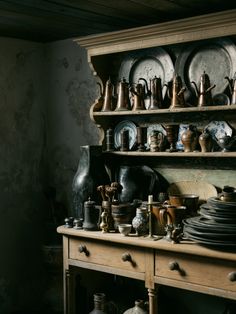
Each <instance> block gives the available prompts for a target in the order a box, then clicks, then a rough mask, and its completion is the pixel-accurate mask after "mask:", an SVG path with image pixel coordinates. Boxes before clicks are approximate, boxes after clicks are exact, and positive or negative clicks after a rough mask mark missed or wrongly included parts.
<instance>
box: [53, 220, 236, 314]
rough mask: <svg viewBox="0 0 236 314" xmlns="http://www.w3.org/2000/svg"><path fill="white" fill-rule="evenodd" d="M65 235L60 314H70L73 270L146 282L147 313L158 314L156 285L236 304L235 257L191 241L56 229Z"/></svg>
mask: <svg viewBox="0 0 236 314" xmlns="http://www.w3.org/2000/svg"><path fill="white" fill-rule="evenodd" d="M57 231H58V232H59V233H61V234H62V235H63V255H64V302H65V303H64V313H65V314H74V313H75V309H74V300H73V289H74V287H73V276H72V273H73V271H72V270H73V269H74V267H79V268H85V269H91V270H95V271H99V272H105V273H109V274H115V275H120V276H125V277H128V278H134V279H138V280H142V281H144V282H145V287H146V288H147V290H148V295H149V308H150V311H149V313H150V314H157V313H158V306H157V293H158V286H159V285H166V286H171V287H177V288H181V289H186V290H189V291H196V292H201V293H205V294H209V295H215V296H220V297H224V298H228V299H233V300H236V254H235V253H231V252H230V253H229V252H223V251H217V250H212V249H208V248H205V247H202V246H199V245H197V244H194V243H192V242H181V243H179V244H172V243H169V242H167V241H166V240H163V239H162V240H158V241H153V240H152V239H149V238H147V237H136V236H135V235H130V236H127V237H124V236H122V235H120V234H118V233H102V232H100V231H93V232H91V231H83V230H74V229H73V228H65V227H63V226H60V227H58V229H57Z"/></svg>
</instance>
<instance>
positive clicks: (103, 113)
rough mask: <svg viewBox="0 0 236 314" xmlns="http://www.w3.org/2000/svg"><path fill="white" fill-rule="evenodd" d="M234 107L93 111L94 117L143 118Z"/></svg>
mask: <svg viewBox="0 0 236 314" xmlns="http://www.w3.org/2000/svg"><path fill="white" fill-rule="evenodd" d="M235 110H236V105H229V106H226V105H223V106H209V107H188V108H167V109H156V110H136V111H132V110H127V111H94V112H93V116H94V117H99V116H101V117H103V116H104V117H105V116H109V117H110V116H139V115H142V116H145V115H147V116H148V115H161V114H172V113H173V114H178V113H197V112H199V113H204V112H213V111H217V112H220V111H222V112H230V111H235Z"/></svg>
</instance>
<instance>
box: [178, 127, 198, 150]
mask: <svg viewBox="0 0 236 314" xmlns="http://www.w3.org/2000/svg"><path fill="white" fill-rule="evenodd" d="M196 138H197V132H196V130H195V127H194V126H193V125H189V127H188V129H187V130H186V131H185V132H183V134H182V136H181V141H182V143H183V145H184V152H185V153H189V152H193V151H194V150H195V149H196V144H197V143H196Z"/></svg>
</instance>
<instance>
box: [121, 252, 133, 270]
mask: <svg viewBox="0 0 236 314" xmlns="http://www.w3.org/2000/svg"><path fill="white" fill-rule="evenodd" d="M121 258H122V261H123V262H130V263H131V264H132V266H133V267H135V266H136V263H135V262H134V261H133V260H132V257H131V255H130V254H129V253H124V254H122V256H121Z"/></svg>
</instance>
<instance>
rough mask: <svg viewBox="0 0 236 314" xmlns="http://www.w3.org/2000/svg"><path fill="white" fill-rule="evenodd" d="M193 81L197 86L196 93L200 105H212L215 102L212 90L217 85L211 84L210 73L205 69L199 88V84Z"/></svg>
mask: <svg viewBox="0 0 236 314" xmlns="http://www.w3.org/2000/svg"><path fill="white" fill-rule="evenodd" d="M191 83H192V84H193V85H194V87H195V91H196V95H197V97H198V106H199V107H204V106H211V105H212V103H213V100H212V95H211V90H212V89H213V88H215V86H216V85H215V84H214V85H211V84H210V78H209V76H208V74H207V73H206V72H205V71H204V72H203V74H202V75H201V77H200V83H199V88H198V87H197V84H196V83H195V82H194V81H192V82H191Z"/></svg>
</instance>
